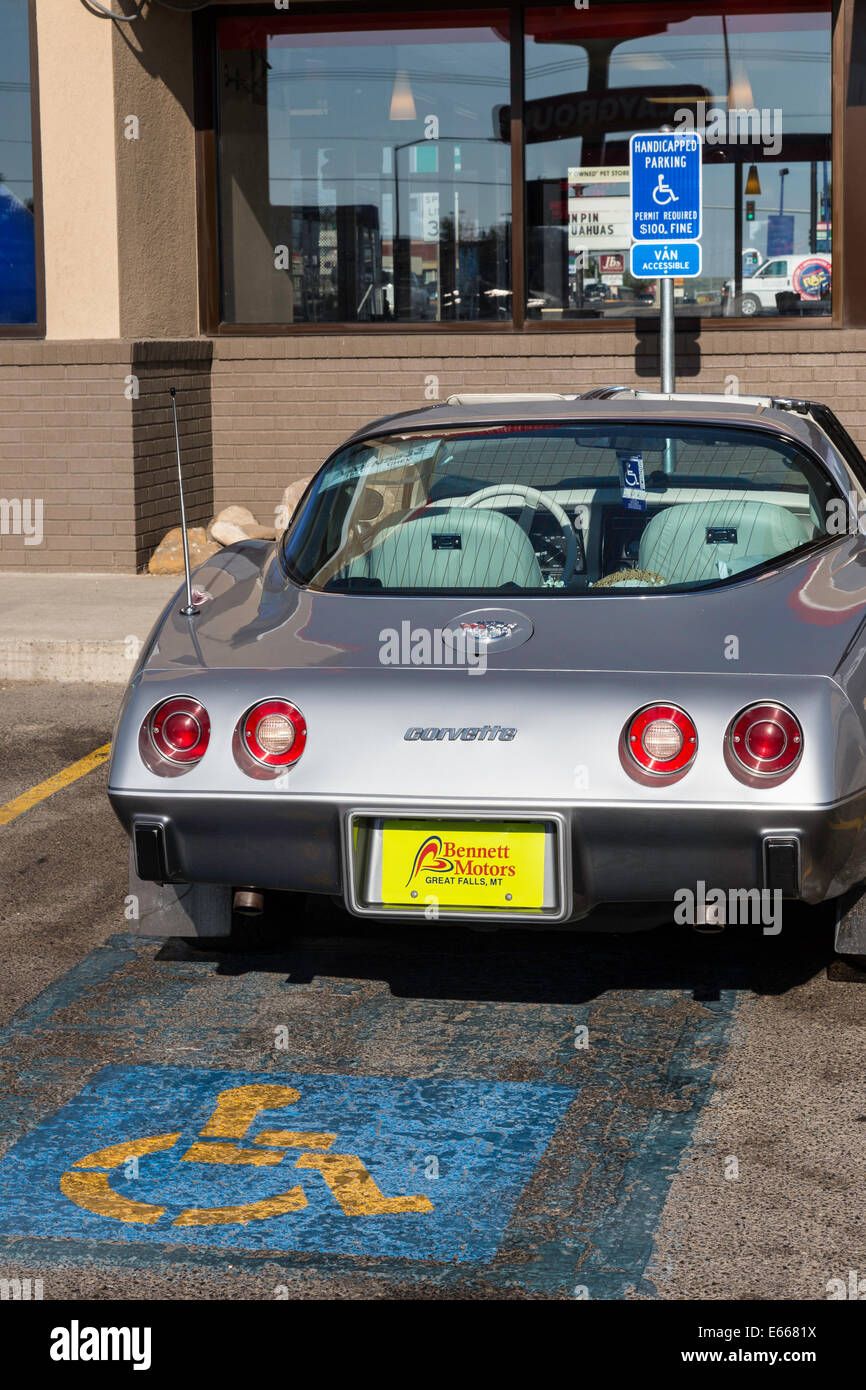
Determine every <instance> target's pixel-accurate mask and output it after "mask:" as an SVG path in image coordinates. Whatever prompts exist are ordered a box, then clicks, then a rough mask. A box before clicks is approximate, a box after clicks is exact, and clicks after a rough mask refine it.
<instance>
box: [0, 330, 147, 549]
mask: <svg viewBox="0 0 866 1390" xmlns="http://www.w3.org/2000/svg"><path fill="white" fill-rule="evenodd" d="M128 371H129V366H128V365H127V364H126V363H125V362H124V360H123V354H122V350H121V347H120V345H119V344H118V343H116V342H113V343H107V344H105V343H74V342H69V343H2V344H0V498H6V499H14V498H17V499H31V500H33V499H40V498H41V499H42V505H43V512H44V523H43V524H44V533H45V536H44V540H43V542H42V544H41V545H32V544H30V545H29V544H27V543H26V540H25V537H24V536H21V535H11V534H6V535H2V534H0V570H30V569H33V570H72V571H75V570H94V571H112V570H127V571H129V570H132V569H133V567H134V564H135V552H134V546H133V528H132V525H131V518H132V509H133V478H132V470H131V468H130V466H129V460H130V458H131V455H132V412H131V407H130V402H129V401H128V400H126V399H125V397H124V394H123V380H124V376H125V374H126V373H127V372H128Z"/></svg>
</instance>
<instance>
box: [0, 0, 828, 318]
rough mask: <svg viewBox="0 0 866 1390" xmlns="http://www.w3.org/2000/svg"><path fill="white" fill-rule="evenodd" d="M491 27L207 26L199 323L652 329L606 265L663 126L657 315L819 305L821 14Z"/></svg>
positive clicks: (540, 16) (580, 17)
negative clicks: (696, 181)
mask: <svg viewBox="0 0 866 1390" xmlns="http://www.w3.org/2000/svg"><path fill="white" fill-rule="evenodd" d="M21 8H23V5H22V7H21ZM15 9H16V0H0V12H2V13H11V12H12V11H13V10H15ZM509 13H510V12H509V11H508V10H484V9H472V10H469V9H454V10H449V11H442V10H433V9H430V10H419V11H417V12H413V13H411V14H409V15H406V14H404V13H401V12H397V11H392V12H390V13H387V14H385V13H383V14H375V13H374V14H368V13H364V14H362V13H359V12H357V11H356V12H352V13H349V12H347V13H342V14H341V13H335V12H332V11H331V10H328V12H327V13H325V12H322V13H314V14H312V13H310V12H309V11H307V12H306V13H298V14H288V13H285V14H277V15H274V16H268V17H262V16H261V14H260V13H259V15H258V16H249V15H243V14H241V13H239V12H238V11H235V12H234V13H232V14H226V15H222V16H220V17H218V18H216V19H215V20H214V25H215V29H216V36H217V38H216V44H217V63H216V69H215V74H216V100H215V128H216V148H217V171H216V172H217V205H218V220H219V226H218V244H219V255H220V285H219V314H220V321H221V322H223V323H225V324H229V325H244V324H258V325H263V326H267V325H273V326H275V327H276V326H280V325H287V326H288V325H296V324H297V325H310V326H315V325H317V324H321V325H324V324H376V323H378V324H388V323H402V324H434V323H453V324H457V323H461V322H465V323H475V322H478V323H497V322H498V323H502V324H504V325H509V324H511V323H512V322H516V323H517V324H518V325H520V324H521V323H522V322H523V321H524V320H528V321H529V322H530V323H531V322H533V321H534V322H536V323H556V322H558V321H563V320H581V319H598V318H623V319H627V318H633V317H641V316H651V315H657V314H658V308H659V306H658V285H657V282H656V281H654V280H639V279H635V278H633V277H632V275H631V273H630V268H629V247H630V241H631V238H630V231H631V228H630V223H629V184H628V158H629V137H630V136H631V135H632V134H635V133H637V132H640V131H653V130H660V129H662V128H666V127H667V128H672V129H674V130H690V131H691V130H696V131H697V132H699V134H700V135H701V138H702V141H703V233H702V238H701V243H702V253H703V264H702V270H701V274H700V276H699V277H697V278H696V279H684V280H681V281H675V284H674V292H675V302H676V306H677V309H678V311H680V312H682V313H684V314H689V315H702V316H705V317H713V318H719V317H731V316H736V317H746V318H752V319H755V320H758V319H761V318H763V319H766V318H769V317H772V318H777V317H779V316H785V315H787V316H797V317H801V318H805V317H812V316H827V315H829V314H830V311H831V303H832V279H833V226H832V212H831V208H832V141H831V121H830V111H831V91H832V87H831V24H832V16H831V4H830V0H760V3H759V4H754V3H751V0H715V3H714V0H709V2H708V3H699V2H698V0H668V3H667V4H666V5H664V6H662V7H659V6H658V5H654V4H652V3H649V0H592V4H591V5H589V6H587V7H585V8H579V7H577V6H576V5H575V4H573V3H568V4H557V5H545V4H538V5H533V4H527V5H526V6H525V7H524V10H523V21H524V30H523V35H522V36H521V34H520V33H514V34H512V33H511V32H510V26H509ZM521 46H522V48H523V52H522V54H521V51H520V50H521ZM521 62H522V65H523V69H524V86H523V101H522V103H520V105H519V106H518V107H517V108H515V107H514V105H513V97H514V91H513V88H512V75H513V74H516V73H518V72H519V71H520V66H521ZM515 130H516V131H519V132H520V133H521V139H522V143H523V155H524V166H525V179H526V182H525V187H524V188H522V189H517V190H512V151H511V139H512V136H513V134H514V132H515ZM518 154H519V152H518ZM518 162H519V159H518V160H516V161H515V167H517V163H518ZM521 199H522V201H523V211H524V218H523V221H524V233H525V235H524V236H523V237H521V238H520V242H519V244H512V208H514V209H516V210H517V211H519V209H520V203H521ZM515 267H517V268H520V267H522V276H518V280H522V285H523V289H524V291H525V293H523V294H521V302H520V303H519V304H514V303H513V290H514V285H515V283H516V282H515ZM213 303H214V312H215V309H216V296H215V295H214V299H213Z"/></svg>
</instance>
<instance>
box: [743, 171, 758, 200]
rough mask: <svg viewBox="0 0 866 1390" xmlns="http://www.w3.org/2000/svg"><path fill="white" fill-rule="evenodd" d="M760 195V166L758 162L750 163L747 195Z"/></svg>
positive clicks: (756, 196) (750, 196)
mask: <svg viewBox="0 0 866 1390" xmlns="http://www.w3.org/2000/svg"><path fill="white" fill-rule="evenodd" d="M760 196H761V180H760V179H759V178H758V166H757V164H750V165H749V174H748V178H747V179H746V197H747V198H752V197H755V198H760Z"/></svg>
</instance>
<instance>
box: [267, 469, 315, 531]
mask: <svg viewBox="0 0 866 1390" xmlns="http://www.w3.org/2000/svg"><path fill="white" fill-rule="evenodd" d="M312 476H313V475H312V473H307V474H306V475H305V476H304V477H303V478H295V479H294V481H293V482H291V483H289V485H288V487H286V488H284V490H283V496H282V500H281V501H280V505H279V506H278V507H277V512H276V521H277V532H278V534H282V532H283V531H285V529H286V527H287V526H288V524H289V522H290V521H291V519H292V512H293V511H294V510H295V507H296V506H297V505H298V503H299V502H300V500H301V498H302V497H303V495H304V493H305V492H306V490H307V484H308V483H309V481H310V479H311V478H312Z"/></svg>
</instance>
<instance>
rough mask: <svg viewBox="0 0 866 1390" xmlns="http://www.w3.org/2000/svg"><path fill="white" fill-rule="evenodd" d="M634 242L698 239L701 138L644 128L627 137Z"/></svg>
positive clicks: (683, 132)
mask: <svg viewBox="0 0 866 1390" xmlns="http://www.w3.org/2000/svg"><path fill="white" fill-rule="evenodd" d="M629 165H630V169H631V180H630V187H631V222H632V237H633V238H634V240H635V241H648V240H649V239H650V238H655V239H656V240H658V241H662V240H664V241H673V240H676V239H678V238H682V239H683V240H685V241H697V239H698V238H699V237H700V235H701V137H700V136H699V135H698V134H697V132H696V131H693V130H680V131H669V132H663V131H648V132H646V133H644V134H639V135H633V136H632V137H631V139H630V140H629Z"/></svg>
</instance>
